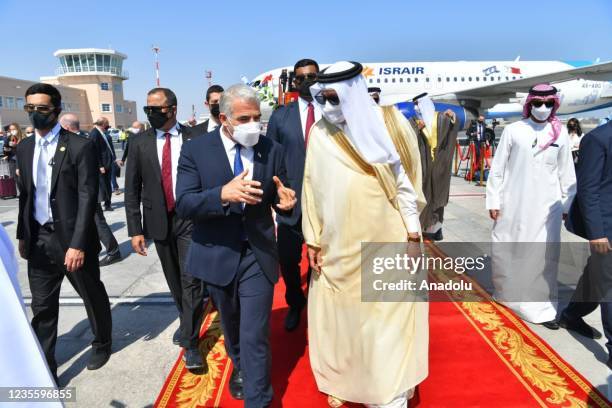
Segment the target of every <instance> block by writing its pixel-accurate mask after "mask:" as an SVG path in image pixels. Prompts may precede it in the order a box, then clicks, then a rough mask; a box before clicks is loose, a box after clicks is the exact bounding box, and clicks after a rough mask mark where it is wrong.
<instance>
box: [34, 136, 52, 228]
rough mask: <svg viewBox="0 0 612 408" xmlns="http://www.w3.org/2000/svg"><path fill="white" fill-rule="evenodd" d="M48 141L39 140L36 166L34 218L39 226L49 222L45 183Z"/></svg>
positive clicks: (47, 191)
mask: <svg viewBox="0 0 612 408" xmlns="http://www.w3.org/2000/svg"><path fill="white" fill-rule="evenodd" d="M48 144H49V141H48V140H45V139H40V154H39V156H38V164H37V166H36V206H35V213H34V218H36V221H38V223H39V224H40V225H44V224H46V223H47V222H48V221H49V184H48V182H47V171H50V170H49V169H50V166H49V151H48V150H47V145H48Z"/></svg>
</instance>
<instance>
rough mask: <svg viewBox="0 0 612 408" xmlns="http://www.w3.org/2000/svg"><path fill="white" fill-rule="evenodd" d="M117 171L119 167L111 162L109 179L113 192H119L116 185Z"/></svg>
mask: <svg viewBox="0 0 612 408" xmlns="http://www.w3.org/2000/svg"><path fill="white" fill-rule="evenodd" d="M113 160H114V159H113ZM118 171H119V165H118V164H117V163H115V162H114V161H113V164H111V177H110V179H111V187H112V190H113V191H115V190H119V184H117V173H118Z"/></svg>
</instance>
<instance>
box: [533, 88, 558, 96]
mask: <svg viewBox="0 0 612 408" xmlns="http://www.w3.org/2000/svg"><path fill="white" fill-rule="evenodd" d="M557 92H558V91H557V88H555V87H554V86H553V87H552V89H549V90H546V91H540V90H536V89H534V87H531V89H530V90H529V95H533V96H554V95H556V94H557Z"/></svg>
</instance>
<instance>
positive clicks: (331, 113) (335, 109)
mask: <svg viewBox="0 0 612 408" xmlns="http://www.w3.org/2000/svg"><path fill="white" fill-rule="evenodd" d="M321 114H322V115H323V116H324V117H325V119H327V120H328V121H330V122H331V123H333V124H334V125H339V124H341V123H344V122H346V119H344V115H343V114H342V108H341V107H340V105H332V104H331V103H329V101H326V102H325V105H323V108H322V109H321Z"/></svg>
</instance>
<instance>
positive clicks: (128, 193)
mask: <svg viewBox="0 0 612 408" xmlns="http://www.w3.org/2000/svg"><path fill="white" fill-rule="evenodd" d="M180 129H181V137H182V138H183V143H185V142H187V141H188V140H190V139H191V138H193V137H197V136H200V135H201V134H200V133H196V132H194V130H193V129H194V128H190V127H186V126H182V125H180ZM129 140H130V151H129V153H128V157H127V161H126V165H125V214H126V218H127V227H128V235H129V236H130V237H133V236H135V235H144V236H145V237H147V238H153V239H154V240H164V239H166V237H167V236H168V222H167V220H168V212H167V211H166V197H165V196H164V190H163V187H162V179H161V165H160V163H159V159H158V156H157V137H156V134H155V129H153V128H150V129H149V130H147V131H145V132H141V133H138V134H137V135H133V136H130V139H129ZM175 198H176V197H175ZM141 203H142V209H143V212H142V213H141V211H140V204H141Z"/></svg>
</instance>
